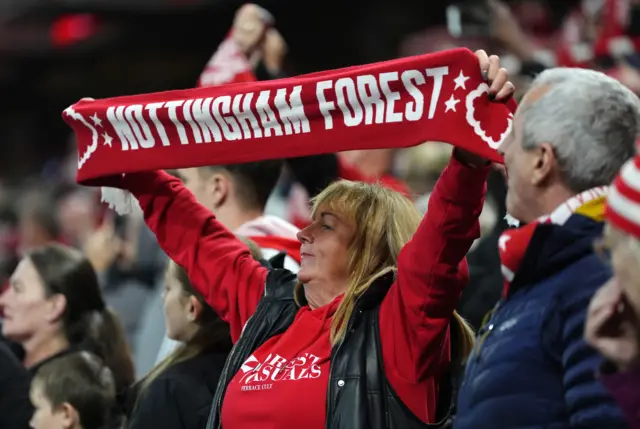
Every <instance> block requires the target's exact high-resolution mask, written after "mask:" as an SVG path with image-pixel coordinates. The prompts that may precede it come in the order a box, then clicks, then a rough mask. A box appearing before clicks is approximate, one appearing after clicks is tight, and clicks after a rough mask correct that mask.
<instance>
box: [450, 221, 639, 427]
mask: <svg viewBox="0 0 640 429" xmlns="http://www.w3.org/2000/svg"><path fill="white" fill-rule="evenodd" d="M601 233H602V223H600V222H596V221H594V220H592V219H590V218H587V217H585V216H582V215H579V214H574V215H573V216H572V217H571V218H570V219H569V220H568V221H567V222H566V223H565V224H564V225H563V226H559V225H551V224H549V225H541V226H539V227H538V228H537V229H536V232H535V233H534V235H533V237H532V239H531V242H530V244H529V247H528V248H527V253H526V254H525V256H524V259H523V260H522V263H521V265H520V268H519V270H518V272H517V273H516V276H515V278H514V279H513V281H512V282H511V285H510V288H509V294H508V296H507V297H506V299H505V300H503V301H502V302H500V303H499V304H498V306H497V307H496V309H495V311H494V313H493V315H492V317H491V319H490V321H489V322H488V323H487V324H486V325H485V326H484V327H483V328H482V329H481V330H480V332H479V334H478V340H477V343H476V347H475V349H474V351H473V353H472V355H471V357H470V358H469V362H468V364H467V368H466V372H465V377H464V381H463V384H462V386H461V388H460V392H459V396H458V415H457V418H456V420H455V424H454V428H455V429H543V428H544V429H564V428H585V429H586V428H589V429H618V428H626V427H627V426H626V425H625V423H624V419H623V417H622V414H621V412H620V410H619V409H618V407H617V406H616V405H615V403H614V401H613V399H612V398H611V397H610V396H609V395H608V394H607V393H606V391H605V389H604V388H603V386H602V385H601V384H600V383H599V382H598V381H597V380H596V379H595V371H596V368H597V367H599V366H600V364H601V363H602V359H601V358H600V356H599V355H598V353H597V352H596V351H595V350H593V349H592V348H590V347H589V346H588V345H587V344H586V343H585V342H584V340H583V328H584V321H585V317H586V312H587V308H588V305H589V300H590V298H591V296H592V295H593V294H594V293H595V291H596V290H597V289H598V288H599V287H600V286H601V285H602V284H604V283H605V282H606V280H607V279H608V278H609V277H610V275H611V272H610V270H609V268H608V267H607V266H606V265H605V264H603V263H602V262H601V261H600V260H599V258H598V256H597V255H595V254H594V252H593V241H594V239H595V238H597V237H598V236H599V235H600V234H601Z"/></svg>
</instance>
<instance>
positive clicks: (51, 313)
mask: <svg viewBox="0 0 640 429" xmlns="http://www.w3.org/2000/svg"><path fill="white" fill-rule="evenodd" d="M66 309H67V297H66V296H64V295H63V294H61V293H57V294H55V295H53V296H51V297H49V299H48V306H47V321H48V322H51V323H53V322H57V321H58V320H60V319H62V316H63V315H64V312H65V310H66Z"/></svg>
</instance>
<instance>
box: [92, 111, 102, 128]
mask: <svg viewBox="0 0 640 429" xmlns="http://www.w3.org/2000/svg"><path fill="white" fill-rule="evenodd" d="M90 118H91V120H92V121H93V123H94V124H95V125H96V127H101V126H102V119H100V118H99V117H98V114H97V113H94V114H93V116H91V117H90Z"/></svg>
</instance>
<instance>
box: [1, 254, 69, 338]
mask: <svg viewBox="0 0 640 429" xmlns="http://www.w3.org/2000/svg"><path fill="white" fill-rule="evenodd" d="M53 301H54V300H53V299H50V298H47V296H46V294H45V288H44V285H43V283H42V279H41V278H40V275H39V274H38V272H37V271H36V268H35V266H34V265H33V263H32V262H31V260H30V259H29V258H24V259H22V261H20V263H19V264H18V266H17V267H16V270H15V271H14V272H13V275H12V276H11V280H10V286H9V288H8V289H7V290H6V292H5V293H4V294H2V296H0V307H2V309H3V311H4V320H3V323H2V334H3V335H4V336H5V337H7V338H9V339H11V340H13V341H16V342H19V343H23V342H25V341H27V340H29V339H30V338H31V337H32V336H33V335H34V334H35V333H36V332H39V331H40V332H42V331H43V330H45V329H47V328H48V327H50V326H51V323H52V321H54V320H55V319H56V310H57V308H56V305H54V304H55V303H54V302H53ZM58 312H59V311H58Z"/></svg>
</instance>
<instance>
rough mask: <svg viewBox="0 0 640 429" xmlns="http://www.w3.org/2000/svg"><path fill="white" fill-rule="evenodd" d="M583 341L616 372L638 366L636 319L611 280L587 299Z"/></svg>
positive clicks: (639, 342)
mask: <svg viewBox="0 0 640 429" xmlns="http://www.w3.org/2000/svg"><path fill="white" fill-rule="evenodd" d="M585 340H586V341H587V343H589V344H590V345H591V346H592V347H594V348H595V349H597V350H598V351H599V352H600V353H601V354H602V355H603V356H604V357H605V358H607V359H608V360H609V361H611V362H612V363H614V364H615V365H616V367H617V368H618V370H619V371H625V370H627V369H629V368H630V367H632V366H635V365H638V364H640V330H639V324H638V317H637V315H636V314H635V312H634V310H633V308H632V307H631V306H630V305H629V304H628V303H627V302H626V300H625V297H624V293H623V291H622V289H621V288H620V285H619V284H618V281H617V280H616V278H615V277H614V278H612V279H611V280H609V281H608V282H607V283H605V285H604V286H602V287H601V288H600V290H598V292H596V294H595V295H594V296H593V298H592V299H591V304H590V305H589V310H588V313H587V321H586V323H585Z"/></svg>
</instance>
